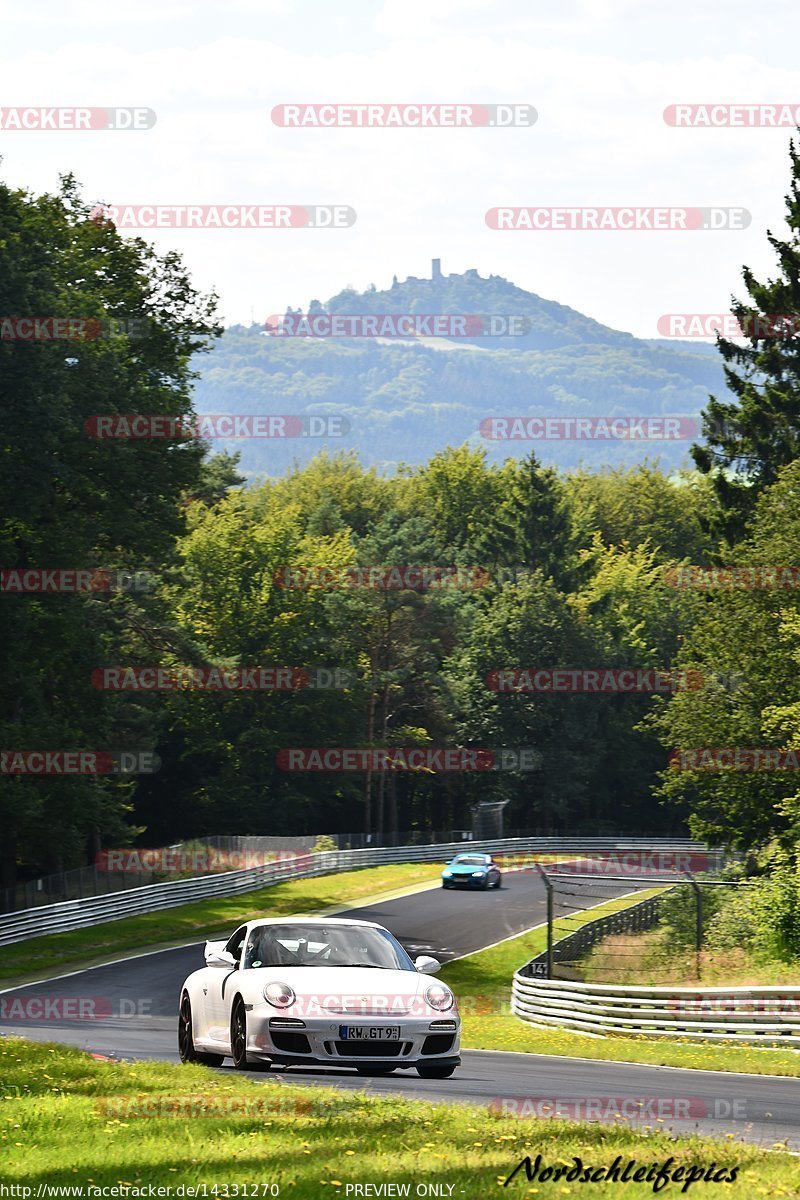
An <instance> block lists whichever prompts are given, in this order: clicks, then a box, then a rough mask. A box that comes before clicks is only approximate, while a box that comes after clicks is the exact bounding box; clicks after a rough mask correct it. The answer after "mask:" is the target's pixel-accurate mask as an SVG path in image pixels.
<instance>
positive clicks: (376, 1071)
mask: <svg viewBox="0 0 800 1200" xmlns="http://www.w3.org/2000/svg"><path fill="white" fill-rule="evenodd" d="M356 1070H357V1071H358V1073H359V1075H391V1073H392V1071H396V1070H397V1067H356Z"/></svg>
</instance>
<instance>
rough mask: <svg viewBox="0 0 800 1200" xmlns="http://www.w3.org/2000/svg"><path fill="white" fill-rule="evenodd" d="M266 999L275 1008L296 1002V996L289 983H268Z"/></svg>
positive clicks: (265, 990)
mask: <svg viewBox="0 0 800 1200" xmlns="http://www.w3.org/2000/svg"><path fill="white" fill-rule="evenodd" d="M264 999H265V1000H266V1002H267V1004H271V1005H272V1007H273V1008H288V1007H289V1005H290V1004H294V1002H295V999H296V997H295V994H294V989H293V988H290V987H289V985H288V983H268V984H267V986H266V987H265V988H264Z"/></svg>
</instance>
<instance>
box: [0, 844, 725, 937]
mask: <svg viewBox="0 0 800 1200" xmlns="http://www.w3.org/2000/svg"><path fill="white" fill-rule="evenodd" d="M464 849H465V846H464V843H463V842H450V843H444V844H442V845H438V846H396V847H390V846H384V847H380V848H375V849H366V850H332V851H323V852H322V853H319V854H306V855H299V856H297V857H296V858H292V859H283V860H281V861H280V862H279V863H278V864H276V865H275V866H272V865H270V864H267V865H264V866H258V867H253V868H251V869H248V870H243V871H226V872H224V873H222V874H219V875H204V876H200V877H198V878H195V879H181V880H174V881H171V882H169V883H154V884H148V885H147V886H145V887H138V888H130V889H129V890H128V891H124V892H113V893H111V894H110V895H107V896H88V897H86V898H85V899H82V900H67V901H63V902H62V903H59V904H46V905H40V906H39V907H37V908H28V909H20V910H18V911H16V912H11V913H4V914H3V915H2V916H0V945H9V944H11V943H13V942H21V941H25V940H27V939H28V938H33V937H40V936H42V935H44V934H48V933H64V932H69V931H71V930H73V929H84V928H86V927H87V926H89V925H96V924H100V923H103V922H107V921H116V920H120V919H121V918H123V917H131V916H138V915H140V914H141V913H146V912H158V911H160V910H161V909H168V908H175V907H177V906H178V905H180V904H188V903H191V901H193V900H205V899H208V897H210V896H236V895H239V894H240V893H242V892H251V891H256V890H258V889H259V888H264V887H271V886H273V885H274V884H276V883H282V882H284V881H285V880H287V879H303V878H308V877H310V876H315V875H330V874H335V873H337V872H339V871H352V870H357V869H358V868H359V867H374V866H380V865H382V864H384V863H413V862H443V861H445V860H446V859H448V858H451V857H452V856H453V855H454V854H458V853H459V852H460V851H463V850H464ZM469 849H470V850H471V851H484V852H485V853H491V854H501V853H502V854H533V853H539V854H561V853H568V854H570V853H575V854H578V853H591V852H602V851H626V850H630V851H634V850H642V849H646V850H648V851H652V850H656V851H658V852H660V853H670V852H674V853H676V854H687V853H692V852H693V851H694V852H702V851H705V850H707V849H708V847H706V846H704V845H703V844H702V843H700V842H694V841H690V840H689V839H664V840H660V841H659V840H658V839H651V840H645V839H629V840H626V839H624V838H623V839H614V838H500V839H496V840H488V841H472V842H470V843H469ZM718 853H719V852H718Z"/></svg>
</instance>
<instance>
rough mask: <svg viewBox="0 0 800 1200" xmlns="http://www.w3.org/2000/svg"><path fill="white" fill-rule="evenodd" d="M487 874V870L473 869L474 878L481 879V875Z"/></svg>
mask: <svg viewBox="0 0 800 1200" xmlns="http://www.w3.org/2000/svg"><path fill="white" fill-rule="evenodd" d="M485 874H486V872H485V871H473V872H472V878H473V879H480V877H481V875H485Z"/></svg>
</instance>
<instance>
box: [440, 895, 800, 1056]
mask: <svg viewBox="0 0 800 1200" xmlns="http://www.w3.org/2000/svg"><path fill="white" fill-rule="evenodd" d="M655 890H657V889H653V891H655ZM644 895H645V893H641V895H640V897H639V898H640V899H641V898H644ZM630 903H631V900H630V899H620V900H612V901H609V902H608V903H607V904H604V905H602V906H601V907H598V908H595V909H592V910H591V911H590V912H589V911H587V913H586V916H585V920H593V919H595V918H597V917H598V916H603V915H604V914H605V913H607V912H611V911H613V910H614V909H615V908H620V907H624V906H625V905H626V904H630ZM577 923H578V921H577V920H576V917H575V916H574V915H573V916H572V917H571V918H570V922H569V924H570V928H571V929H574V928H575V926H576V924H577ZM555 926H556V936H558V931H559V927H560V925H559V922H558V921H556V922H555ZM562 927H563V926H562ZM545 948H546V935H545V930H544V929H534V930H532V931H531V932H530V933H525V934H522V936H521V937H517V938H511V939H509V940H508V941H505V942H501V943H500V944H499V945H498V946H493V947H492V948H491V949H489V950H481V951H479V952H478V953H477V954H470V955H468V956H467V957H466V958H461V959H458V960H457V961H456V962H454V963H451V964H448V965H447V966H445V967H444V969H443V970H442V973H441V978H442V979H443V980H445V982H446V983H448V984H449V986H450V987H451V988H452V989H453V991H454V992H455V994H456V996H457V997H458V1001H459V1007H460V1009H461V1012H462V1019H463V1035H462V1039H461V1041H462V1045H463V1046H464V1047H465V1048H471V1049H473V1050H513V1051H518V1052H526V1053H529V1054H555V1055H560V1056H566V1057H569V1056H576V1057H581V1058H601V1059H609V1060H617V1061H620V1062H638V1063H652V1064H655V1065H661V1066H672V1067H694V1068H700V1069H703V1070H714V1071H744V1072H751V1073H753V1074H756V1075H790V1076H796V1075H800V1053H798V1052H797V1051H793V1050H790V1049H788V1048H785V1047H780V1046H777V1047H776V1048H775V1049H762V1048H761V1047H760V1046H755V1047H751V1046H722V1045H717V1044H715V1043H712V1042H673V1041H669V1042H665V1041H660V1040H659V1041H656V1040H651V1039H650V1038H642V1037H636V1036H633V1035H632V1036H630V1037H587V1036H586V1035H585V1034H580V1033H572V1032H569V1031H568V1030H560V1029H535V1028H534V1027H533V1026H531V1025H528V1024H526V1023H525V1022H524V1021H521V1020H519V1018H518V1017H515V1016H513V1015H512V1014H511V1009H510V999H511V979H512V976H513V974H514V971H516V970H518V969H519V968H520V967H521V966H522V964H523V963H525V962H527V961H528V960H529V959H530V958H533V956H534V955H536V954H540V953H541V952H542V951H543V950H544V949H545Z"/></svg>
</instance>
